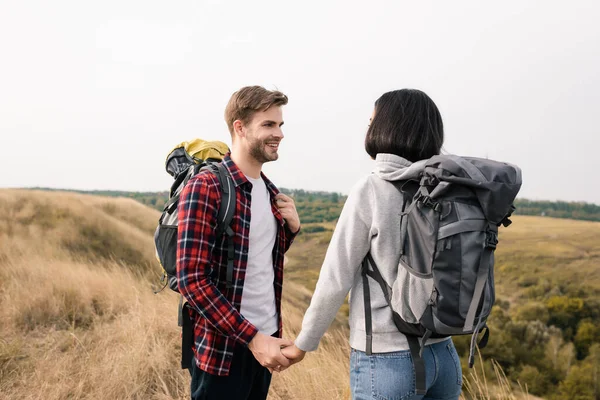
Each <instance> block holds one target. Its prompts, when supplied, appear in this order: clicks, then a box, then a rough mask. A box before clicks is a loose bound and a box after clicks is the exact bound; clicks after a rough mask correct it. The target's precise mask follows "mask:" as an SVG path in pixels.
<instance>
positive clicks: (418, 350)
mask: <svg viewBox="0 0 600 400" xmlns="http://www.w3.org/2000/svg"><path fill="white" fill-rule="evenodd" d="M369 264H371V267H372V268H373V269H369ZM368 276H370V277H371V278H373V279H374V280H375V282H377V283H378V284H379V286H381V290H382V291H383V295H384V297H385V300H386V302H387V303H388V305H389V306H390V308H391V307H392V299H391V288H390V287H389V286H388V284H387V283H386V282H385V280H384V279H383V276H382V275H381V272H379V268H377V264H375V260H373V256H372V255H371V253H367V256H366V257H365V259H364V260H363V264H362V279H363V286H364V289H363V291H364V300H365V332H366V334H367V349H366V350H367V351H366V353H367V355H371V354H372V351H373V332H372V330H373V327H372V321H371V297H370V291H369V282H368V279H367V277H368ZM404 335H405V336H406V340H407V341H408V347H409V349H410V355H411V357H412V362H413V367H414V369H415V380H416V394H417V395H425V393H426V392H427V388H426V381H427V375H426V371H425V361H424V360H423V357H422V349H423V347H424V346H425V343H424V342H426V341H427V339H429V336H431V332H430V331H427V332H426V333H425V336H424V337H423V344H421V343H419V337H418V336H415V335H408V334H404Z"/></svg>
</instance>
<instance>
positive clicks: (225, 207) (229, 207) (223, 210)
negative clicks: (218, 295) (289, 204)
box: [207, 163, 236, 288]
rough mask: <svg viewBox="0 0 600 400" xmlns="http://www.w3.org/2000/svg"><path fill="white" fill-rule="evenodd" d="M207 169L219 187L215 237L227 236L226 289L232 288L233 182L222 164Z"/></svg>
mask: <svg viewBox="0 0 600 400" xmlns="http://www.w3.org/2000/svg"><path fill="white" fill-rule="evenodd" d="M207 168H208V169H209V170H210V171H211V172H212V173H213V174H214V175H215V177H216V178H217V180H218V181H219V186H220V187H221V204H220V205H219V213H218V214H217V231H216V235H217V236H220V235H223V234H224V235H226V236H227V287H228V288H231V287H232V286H233V259H234V255H235V252H234V248H233V235H234V234H233V229H231V221H232V220H233V214H234V213H235V202H236V200H235V187H234V186H233V180H232V179H231V176H230V175H229V172H228V171H227V168H225V166H224V165H223V164H222V163H211V164H208V166H207Z"/></svg>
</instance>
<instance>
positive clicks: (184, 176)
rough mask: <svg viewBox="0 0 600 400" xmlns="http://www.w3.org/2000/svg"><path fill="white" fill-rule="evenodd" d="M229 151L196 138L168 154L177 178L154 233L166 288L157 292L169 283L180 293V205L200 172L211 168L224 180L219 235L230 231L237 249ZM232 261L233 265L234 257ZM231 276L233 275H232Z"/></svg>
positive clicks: (170, 168) (168, 164)
mask: <svg viewBox="0 0 600 400" xmlns="http://www.w3.org/2000/svg"><path fill="white" fill-rule="evenodd" d="M228 151H229V148H228V147H227V145H226V144H225V143H223V142H216V141H215V142H209V141H205V140H202V139H195V140H192V141H191V142H183V143H180V144H179V145H177V146H175V148H174V149H173V150H172V151H171V152H170V153H169V155H168V156H167V160H166V162H165V169H166V170H167V172H168V173H169V175H171V176H172V177H173V178H174V182H173V184H172V185H171V189H170V191H169V199H168V200H167V202H166V203H165V205H164V207H163V212H162V214H161V215H160V218H159V220H158V226H157V228H156V231H155V232H154V245H155V248H156V257H157V259H158V261H159V263H160V265H161V267H162V269H163V276H162V277H161V282H162V283H163V287H162V288H161V289H160V290H158V291H156V293H158V292H160V291H162V290H163V289H164V288H165V287H167V286H168V287H169V288H170V289H171V290H173V291H175V292H177V293H179V289H178V288H177V268H176V258H177V227H178V223H179V219H178V216H177V206H178V205H179V196H180V195H181V192H182V191H183V188H184V187H185V185H186V184H187V183H188V181H189V180H190V179H191V178H192V177H193V176H195V175H196V174H198V173H199V172H200V171H203V170H209V171H210V172H212V173H213V174H214V175H215V177H216V178H217V180H218V181H219V183H220V187H221V193H222V196H221V204H220V206H219V213H218V215H217V235H222V234H224V233H225V234H227V236H228V237H229V240H228V242H229V243H228V247H229V246H230V247H231V249H232V250H233V241H232V240H231V236H232V235H233V231H231V229H230V228H229V225H230V224H231V220H232V218H233V212H234V211H235V189H234V187H233V183H232V182H231V179H230V177H229V173H228V172H227V169H226V168H225V167H224V166H223V165H222V164H221V160H222V159H223V156H224V155H225V154H226V153H227V152H228ZM228 228H229V229H228ZM230 263H231V266H232V267H233V259H231V262H230ZM232 273H233V268H232ZM227 276H228V277H229V274H228V275H227Z"/></svg>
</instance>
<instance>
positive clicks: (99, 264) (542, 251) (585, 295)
mask: <svg viewBox="0 0 600 400" xmlns="http://www.w3.org/2000/svg"><path fill="white" fill-rule="evenodd" d="M0 210H2V213H0V399H40V398H46V399H172V398H176V399H185V398H187V396H188V394H187V393H188V390H189V389H188V385H189V376H188V373H187V371H182V370H181V369H180V368H179V365H178V364H179V352H180V338H179V328H178V327H177V302H178V297H177V296H176V295H175V293H171V292H169V291H163V292H162V293H160V294H158V295H156V294H154V293H153V289H154V288H155V286H156V285H157V284H158V279H159V272H160V271H159V269H158V266H157V263H156V261H155V258H154V249H153V243H152V233H153V230H154V227H155V224H156V221H157V218H158V215H159V214H158V212H157V211H155V210H153V209H151V208H148V207H146V206H144V205H142V204H140V203H138V202H136V201H134V200H132V199H125V198H105V197H98V196H90V195H85V194H75V193H67V192H44V191H21V190H1V191H0ZM311 226H312V229H311V228H309V227H311ZM315 227H320V228H315ZM306 228H308V229H306V230H305V232H303V233H302V234H301V235H300V236H299V237H298V239H297V241H296V243H295V244H294V246H293V247H292V249H291V250H290V252H288V254H287V264H286V281H285V289H284V306H283V312H284V324H285V326H286V332H285V335H286V336H287V337H290V338H293V337H294V336H295V334H296V333H297V332H298V330H299V327H300V324H301V321H302V314H303V312H304V310H305V309H306V307H307V305H308V302H309V300H310V296H311V292H312V289H313V288H314V284H315V282H316V279H317V278H318V271H319V267H320V263H321V261H322V259H323V256H324V254H325V251H326V247H327V244H328V242H329V239H330V237H331V233H332V229H333V228H334V224H333V223H326V224H307V225H306ZM311 231H312V232H311ZM500 240H501V245H500V247H499V250H498V254H497V257H498V258H497V277H496V280H497V282H498V294H499V298H500V301H499V305H500V306H501V307H498V312H499V313H502V315H501V316H500V317H499V318H500V319H499V320H501V318H508V320H509V321H513V320H514V321H526V322H527V323H529V322H531V321H532V318H531V317H529V319H527V318H521V317H523V315H525V316H527V313H526V312H525V311H527V310H528V307H529V308H532V307H533V310H534V311H533V312H534V313H536V314H537V311H536V310H538V309H537V308H535V307H536V306H538V305H541V307H542V308H544V307H545V309H546V310H547V311H546V312H548V316H547V318H546V319H545V323H548V322H549V321H552V318H557V315H555V314H553V311H552V310H553V308H552V306H551V305H550V306H549V305H548V304H549V302H552V301H554V300H552V299H556V298H565V297H568V298H575V299H581V301H582V302H583V303H582V304H584V305H588V306H589V305H590V304H591V305H592V306H593V304H595V303H594V301H596V300H597V299H598V293H599V291H600V279H599V278H600V277H599V273H600V272H599V271H598V268H597V260H598V257H599V255H600V224H598V223H593V222H583V221H570V220H557V219H547V218H541V217H525V216H521V217H515V218H514V224H513V226H511V227H509V228H507V229H505V230H503V231H502V233H501V236H500ZM552 304H554V303H552ZM569 304H570V303H569ZM589 307H591V306H589ZM589 307H588V308H589ZM592 308H593V307H592ZM524 309H525V311H523V310H524ZM548 310H549V311H548ZM582 312H583V311H582ZM544 318H545V317H542V319H544ZM595 318H596V317H595V316H594V315H591V316H587V314H585V315H584V314H581V318H579V319H578V320H577V321H575V322H573V321H570V322H568V323H575V324H576V325H575V326H573V327H572V332H571V336H569V335H563V337H562V338H561V340H562V342H559V343H558V344H557V345H556V346H558V347H557V352H560V351H563V353H565V352H567V353H568V351H567V350H564V349H565V348H570V347H568V346H567V345H568V343H571V342H572V343H574V344H575V345H576V344H577V343H579V342H577V340H576V339H577V337H578V336H577V335H578V327H579V326H580V325H581V324H582V323H583V322H582V321H591V324H592V326H594V327H595V326H598V320H597V319H595ZM346 319H347V306H344V307H343V308H342V309H341V310H340V312H339V313H338V317H337V320H336V322H335V323H334V324H333V326H332V328H331V329H330V330H329V332H328V334H327V335H326V337H325V338H324V339H323V341H322V342H321V346H320V348H319V350H318V351H317V352H316V353H314V354H309V355H308V356H307V358H306V359H305V361H304V362H303V363H302V364H300V365H299V366H296V367H293V368H291V369H289V370H287V371H285V372H283V373H281V374H276V375H275V376H274V378H273V384H272V388H271V393H270V398H271V399H347V398H349V387H348V352H349V348H348V344H347V340H346V336H347V330H346V323H347V320H346ZM533 321H537V319H533ZM511 323H513V322H511ZM516 323H517V322H514V324H516ZM493 334H494V332H493ZM549 340H550V339H547V340H546V341H545V342H543V345H544V346H545V347H544V348H546V347H547V346H548V344H547V343H548V341H549ZM501 343H504V342H501ZM501 343H499V344H498V345H501ZM593 343H595V342H594V341H592V342H591V343H590V344H589V345H588V346H587V347H586V348H585V349H583V350H585V351H586V352H587V353H589V354H591V353H592V351H591V350H590V349H592V348H593V345H592V344H593ZM575 345H573V346H575ZM457 347H459V348H460V343H458V344H457ZM577 349H578V348H577ZM493 350H494V346H492V351H493ZM532 351H533V350H532ZM573 351H575V347H573V349H572V352H571V353H570V354H572V360H571V362H570V364H569V366H563V367H564V371H563V372H564V375H563V376H561V379H566V377H567V376H568V375H569V374H570V373H572V372H571V370H573V369H576V368H579V369H580V370H583V369H585V368H586V365H587V364H585V363H584V362H583V360H584V359H585V356H586V355H587V354H582V355H575V354H573ZM567 353H565V354H567ZM557 354H558V353H557ZM561 354H562V353H561ZM483 355H484V357H485V358H486V361H484V362H478V365H479V367H480V368H479V369H477V374H476V375H472V374H473V371H469V370H466V369H465V375H466V378H467V379H468V381H469V385H470V389H468V388H467V389H468V390H465V398H480V399H492V398H498V399H500V398H502V399H517V398H523V397H525V395H524V394H523V393H524V392H525V391H526V389H525V386H524V384H523V387H522V388H519V386H518V385H517V383H516V378H518V377H520V376H524V377H527V376H526V375H523V370H524V368H523V365H521V364H517V361H518V360H517V359H516V358H513V360H512V362H513V364H510V365H508V364H506V360H500V361H499V362H500V364H493V363H492V361H490V358H492V356H493V354H492V355H490V354H487V355H486V353H485V352H483ZM519 360H521V359H519ZM556 360H557V362H558V363H560V361H561V360H562V359H561V358H560V357H559V358H557V359H556ZM521 361H522V360H521ZM521 361H519V362H521ZM494 365H496V366H498V365H499V366H500V367H502V368H503V369H506V371H505V372H502V371H501V370H500V369H499V368H500V367H497V368H496V370H495V369H494ZM507 365H508V367H507ZM532 368H536V369H537V371H538V372H539V373H543V372H544V371H542V369H541V367H538V366H533V367H532ZM525 370H526V371H528V372H531V373H534V372H535V371H533V372H532V371H531V370H527V369H525ZM504 373H507V375H509V378H507V379H504V378H503V374H504ZM596 376H597V375H594V379H596ZM523 381H524V382H526V379H523ZM560 382H562V380H561V381H557V383H556V385H555V386H554V388H555V389H556V390H557V392H556V393H563V392H560V390H566V389H564V388H562V389H561V387H560V386H559V385H560V384H562V383H560ZM586 382H587V381H586ZM564 393H566V392H564ZM529 398H532V399H533V398H534V397H533V396H529ZM544 398H546V397H544ZM548 398H550V397H548ZM563 398H565V397H563ZM587 398H588V397H581V399H587Z"/></svg>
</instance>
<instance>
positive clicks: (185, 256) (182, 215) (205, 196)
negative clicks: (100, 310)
mask: <svg viewBox="0 0 600 400" xmlns="http://www.w3.org/2000/svg"><path fill="white" fill-rule="evenodd" d="M199 177H200V176H196V177H194V178H192V179H191V180H190V181H189V182H188V184H187V185H186V187H185V188H184V189H183V191H182V192H181V196H180V199H179V206H178V218H179V226H178V229H177V231H178V232H177V235H178V237H177V280H178V285H179V292H180V293H181V294H182V295H183V297H184V298H185V300H186V301H187V302H188V303H189V304H190V305H191V306H192V307H193V308H194V309H195V310H196V311H197V312H198V313H200V315H202V317H204V318H205V319H206V320H207V321H208V322H209V323H210V324H211V325H213V326H214V327H215V328H216V329H217V330H218V331H219V332H221V333H222V334H224V335H226V336H229V337H231V338H233V339H234V340H236V341H237V342H240V343H242V344H244V345H248V343H250V341H251V340H252V338H253V337H254V336H255V335H256V333H257V332H258V330H257V329H256V327H255V326H254V325H252V324H251V323H250V322H249V321H248V320H246V319H245V318H244V317H243V316H242V315H241V314H240V313H239V312H238V311H237V310H236V309H235V307H234V306H233V305H232V304H231V303H230V302H229V301H228V300H227V298H226V297H225V296H224V295H223V294H222V293H221V291H220V290H219V289H218V288H217V287H216V285H215V284H214V283H213V281H212V280H211V278H210V275H211V272H212V264H211V261H212V253H213V251H214V247H215V239H216V238H215V228H216V225H217V212H218V206H217V205H218V204H220V201H221V193H220V191H219V187H218V186H217V184H216V182H214V180H213V181H211V180H210V179H209V178H202V179H198V178H199Z"/></svg>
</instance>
